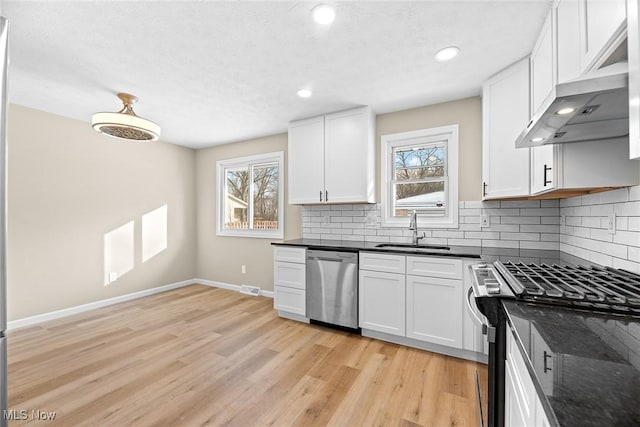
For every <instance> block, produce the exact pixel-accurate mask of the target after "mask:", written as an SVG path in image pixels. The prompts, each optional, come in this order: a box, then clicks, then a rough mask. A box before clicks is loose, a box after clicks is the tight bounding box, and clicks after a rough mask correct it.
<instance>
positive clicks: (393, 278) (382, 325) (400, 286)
mask: <svg viewBox="0 0 640 427" xmlns="http://www.w3.org/2000/svg"><path fill="white" fill-rule="evenodd" d="M391 256H393V255H391ZM402 258H404V257H402ZM359 288H360V289H359V291H360V292H359V323H360V327H361V328H364V329H370V330H372V331H378V332H384V333H387V334H391V335H399V336H404V335H405V295H406V293H405V275H404V274H398V273H386V272H382V271H369V270H362V269H361V270H360V285H359Z"/></svg>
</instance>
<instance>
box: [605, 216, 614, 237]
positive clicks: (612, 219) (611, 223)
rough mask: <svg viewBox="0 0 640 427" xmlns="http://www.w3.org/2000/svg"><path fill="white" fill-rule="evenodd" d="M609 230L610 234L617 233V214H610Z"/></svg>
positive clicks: (608, 218)
mask: <svg viewBox="0 0 640 427" xmlns="http://www.w3.org/2000/svg"><path fill="white" fill-rule="evenodd" d="M607 231H608V232H609V234H616V214H615V213H612V214H609V216H608V217H607Z"/></svg>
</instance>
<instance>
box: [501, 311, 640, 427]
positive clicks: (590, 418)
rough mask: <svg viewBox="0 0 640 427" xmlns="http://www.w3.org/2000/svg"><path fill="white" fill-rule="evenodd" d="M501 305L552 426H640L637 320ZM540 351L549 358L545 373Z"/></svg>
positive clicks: (639, 334) (639, 331)
mask: <svg viewBox="0 0 640 427" xmlns="http://www.w3.org/2000/svg"><path fill="white" fill-rule="evenodd" d="M503 306H504V308H505V311H506V313H507V316H508V318H509V322H510V323H511V325H512V327H513V330H514V331H515V335H516V338H517V339H516V341H517V342H518V345H519V346H520V349H521V350H522V352H523V356H525V357H524V360H525V363H526V364H527V368H528V369H529V373H530V374H531V377H532V378H533V383H534V384H535V387H536V389H537V391H538V395H539V396H540V399H541V401H542V406H543V407H544V408H545V411H546V413H547V417H548V418H549V420H550V421H551V423H552V425H553V424H556V423H555V421H557V424H558V425H560V426H563V427H572V426H576V427H578V426H579V427H590V426H593V427H603V426H618V427H623V426H639V425H640V318H638V317H631V316H619V315H614V314H611V315H608V314H600V313H594V312H588V311H581V310H572V309H567V308H560V307H553V306H548V305H541V304H535V305H534V304H529V303H524V302H515V301H508V300H504V301H503ZM544 352H546V354H547V355H549V354H550V355H551V359H549V360H550V362H549V361H548V362H547V370H546V372H545V369H544ZM549 367H550V368H551V369H549ZM554 417H555V418H554Z"/></svg>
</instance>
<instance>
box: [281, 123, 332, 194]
mask: <svg viewBox="0 0 640 427" xmlns="http://www.w3.org/2000/svg"><path fill="white" fill-rule="evenodd" d="M288 155H289V158H288V162H289V169H288V170H289V176H288V177H287V180H288V182H289V203H290V204H303V203H320V202H321V201H324V117H314V118H312V119H307V120H300V121H298V122H292V123H290V124H289V153H288ZM321 193H322V200H320V197H321Z"/></svg>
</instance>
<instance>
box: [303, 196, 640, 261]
mask: <svg viewBox="0 0 640 427" xmlns="http://www.w3.org/2000/svg"><path fill="white" fill-rule="evenodd" d="M614 212H615V213H616V216H617V218H616V233H615V234H613V235H612V234H609V233H608V232H607V230H606V226H607V225H608V217H607V216H608V215H609V214H611V213H614ZM458 213H459V217H458V219H459V227H457V228H450V229H425V228H420V230H419V232H420V234H422V233H423V232H424V233H425V234H426V236H427V237H426V239H425V240H423V243H426V244H435V245H439V244H442V245H447V244H448V245H466V246H469V245H470V246H482V247H485V248H514V249H516V248H521V249H550V250H558V249H559V250H561V251H563V252H567V253H569V254H572V255H575V256H578V257H581V258H585V259H588V260H591V261H593V262H597V263H599V264H602V265H607V266H617V267H619V268H626V269H628V270H631V271H639V270H640V186H636V187H632V188H629V189H626V188H623V189H619V190H613V191H609V192H603V193H595V194H590V195H586V196H581V197H573V198H570V199H562V200H541V201H537V200H533V201H529V200H505V201H491V202H480V201H464V202H460V205H459V212H458ZM380 215H381V207H380V205H377V204H347V205H312V206H305V207H303V209H302V234H303V237H304V238H308V239H332V240H340V239H341V240H349V241H360V242H363V241H367V242H378V243H389V242H391V243H409V242H410V241H411V237H412V235H413V231H411V230H408V229H407V228H406V227H402V228H397V227H388V228H386V227H382V226H381V219H380ZM481 215H487V216H489V227H480V216H481ZM561 215H562V216H563V217H564V218H565V225H563V226H560V217H561ZM325 217H329V223H328V224H325V220H326V219H325ZM371 221H373V224H370V222H371ZM418 226H420V221H419V220H418Z"/></svg>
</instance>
